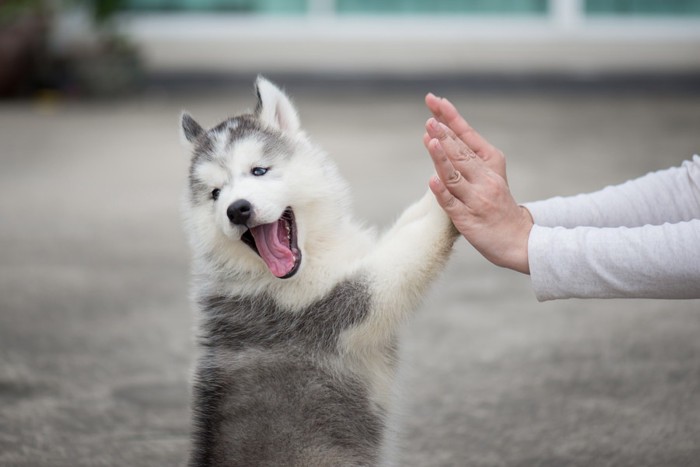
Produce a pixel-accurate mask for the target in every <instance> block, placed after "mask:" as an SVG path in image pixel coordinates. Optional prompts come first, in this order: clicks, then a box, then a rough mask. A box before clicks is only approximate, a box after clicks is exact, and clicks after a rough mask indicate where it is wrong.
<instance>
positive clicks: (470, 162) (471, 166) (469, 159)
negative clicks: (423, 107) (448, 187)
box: [426, 119, 488, 182]
mask: <svg viewBox="0 0 700 467" xmlns="http://www.w3.org/2000/svg"><path fill="white" fill-rule="evenodd" d="M446 129H447V127H446V126H445V125H444V124H442V123H439V122H438V121H437V120H435V119H429V120H428V123H427V124H426V130H427V132H428V135H429V136H431V137H433V138H435V139H437V140H438V141H440V144H441V145H442V148H443V150H444V152H445V154H446V155H447V157H448V158H449V159H450V162H451V163H452V165H453V166H454V167H455V169H457V170H458V171H459V172H461V174H462V175H464V177H465V178H466V179H467V181H470V182H474V181H476V180H478V179H479V178H480V177H481V176H482V175H483V174H484V173H485V171H486V170H488V169H487V167H486V166H485V165H484V164H483V162H482V161H481V159H479V157H478V156H477V155H476V153H475V152H474V151H472V149H471V148H470V147H469V146H467V145H466V144H464V142H462V141H461V140H460V139H457V138H453V137H451V136H450V135H449V133H448V132H447V131H446Z"/></svg>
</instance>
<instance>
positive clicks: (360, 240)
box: [181, 77, 457, 467]
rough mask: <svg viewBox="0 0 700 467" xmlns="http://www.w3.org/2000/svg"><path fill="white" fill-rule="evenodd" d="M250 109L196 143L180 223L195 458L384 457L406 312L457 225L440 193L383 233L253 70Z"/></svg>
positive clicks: (317, 461) (297, 461)
mask: <svg viewBox="0 0 700 467" xmlns="http://www.w3.org/2000/svg"><path fill="white" fill-rule="evenodd" d="M255 88H256V92H257V96H258V103H257V107H256V108H255V110H254V111H253V112H252V113H250V114H244V115H240V116H237V117H234V118H230V119H228V120H225V121H224V122H222V123H220V124H219V125H217V126H215V127H213V128H211V129H209V130H205V129H204V128H202V127H201V126H200V125H199V124H198V123H197V122H196V121H195V120H194V119H193V118H192V117H191V116H189V115H188V114H186V113H185V114H183V115H182V120H181V126H182V134H183V136H184V139H185V140H186V141H187V142H188V143H189V144H190V145H191V148H192V159H191V166H190V172H189V189H188V193H187V196H186V200H185V224H186V230H187V232H188V236H189V240H190V243H191V246H192V250H193V256H194V260H193V276H194V280H193V299H194V302H195V303H196V306H197V308H198V311H199V317H200V325H199V329H200V331H199V344H200V347H201V354H200V356H199V359H198V363H197V366H196V370H195V380H194V387H193V428H192V437H193V446H192V450H191V455H190V460H189V465H190V466H191V467H204V466H374V465H382V464H383V463H384V462H385V461H386V459H384V458H383V457H384V456H383V453H384V452H385V451H386V450H385V449H384V443H385V442H386V431H387V426H386V425H387V415H388V414H389V411H390V409H391V407H390V402H391V393H392V379H393V377H394V373H395V370H396V363H397V362H396V355H397V342H396V334H397V331H398V327H399V326H400V325H401V323H402V322H403V321H404V320H405V318H406V317H408V316H409V315H410V313H411V312H412V311H413V310H415V309H416V308H417V306H418V304H419V302H420V300H421V297H422V296H423V295H424V293H425V291H426V289H427V287H428V285H429V284H430V282H431V281H432V280H433V279H434V278H435V277H436V276H437V275H438V273H439V272H440V271H441V269H442V268H443V265H444V263H445V262H446V260H447V258H448V255H449V252H450V251H451V248H452V244H453V243H454V240H455V239H456V237H457V233H456V230H455V229H454V227H453V226H452V223H451V222H450V220H449V218H448V217H447V216H446V215H445V213H444V212H443V211H442V209H441V208H440V207H439V206H438V204H437V203H436V201H435V200H434V197H433V196H432V194H431V193H429V192H428V193H426V195H425V196H424V197H423V198H422V199H421V200H420V201H418V202H417V203H415V204H414V205H412V206H411V207H409V208H408V209H407V210H406V211H405V212H404V213H403V214H402V215H401V216H400V218H399V219H398V221H397V222H396V223H395V225H394V226H393V227H392V228H391V229H389V230H388V231H387V232H386V233H384V234H383V235H381V236H379V237H378V236H376V235H375V234H374V232H373V231H371V230H367V229H365V228H363V227H361V225H360V224H359V223H357V222H356V221H355V220H353V218H352V215H351V206H350V196H349V190H348V187H347V184H346V182H345V181H344V180H343V179H342V178H341V176H340V174H339V173H338V170H337V168H336V166H335V164H334V163H333V162H332V161H331V159H330V158H329V157H328V156H327V155H326V154H325V153H324V152H323V151H322V150H320V149H319V148H318V147H316V146H315V145H313V144H312V143H311V142H310V140H309V139H308V138H307V136H306V135H305V134H304V132H303V131H302V130H301V128H300V124H299V118H298V116H297V112H296V110H295V108H294V106H293V105H292V103H291V101H290V100H289V98H288V97H287V96H286V95H285V94H284V93H283V92H282V91H281V90H280V89H279V88H277V87H276V86H275V85H273V84H272V83H270V82H269V81H267V80H265V79H264V78H261V77H259V78H258V79H257V81H256V83H255Z"/></svg>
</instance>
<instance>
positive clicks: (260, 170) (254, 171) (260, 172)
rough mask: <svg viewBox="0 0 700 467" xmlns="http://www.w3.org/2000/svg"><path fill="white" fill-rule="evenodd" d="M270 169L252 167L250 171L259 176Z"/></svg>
mask: <svg viewBox="0 0 700 467" xmlns="http://www.w3.org/2000/svg"><path fill="white" fill-rule="evenodd" d="M268 170H270V169H269V168H267V167H253V168H252V169H251V170H250V173H251V174H253V175H255V176H256V177H261V176H263V175H265V174H266V173H267V171H268Z"/></svg>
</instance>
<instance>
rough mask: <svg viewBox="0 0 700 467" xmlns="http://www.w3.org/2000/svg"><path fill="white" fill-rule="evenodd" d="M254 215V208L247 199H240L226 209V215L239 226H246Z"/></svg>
mask: <svg viewBox="0 0 700 467" xmlns="http://www.w3.org/2000/svg"><path fill="white" fill-rule="evenodd" d="M252 213H253V206H251V204H250V202H248V200H247V199H239V200H238V201H234V202H233V203H231V205H230V206H229V207H228V209H226V215H227V216H228V219H229V220H230V221H231V222H233V223H234V224H237V225H245V224H246V223H247V222H248V220H249V219H250V215H251V214H252Z"/></svg>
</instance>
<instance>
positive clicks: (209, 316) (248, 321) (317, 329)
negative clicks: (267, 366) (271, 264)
mask: <svg viewBox="0 0 700 467" xmlns="http://www.w3.org/2000/svg"><path fill="white" fill-rule="evenodd" d="M199 302H200V306H201V309H202V313H203V317H204V320H203V324H202V336H203V339H204V342H205V344H206V345H212V346H216V347H219V346H221V347H224V348H227V349H230V350H243V349H246V348H257V349H260V350H264V349H274V348H280V347H290V346H291V347H304V348H308V349H309V350H313V351H325V352H335V351H336V350H337V346H338V340H339V337H340V335H341V334H342V333H343V331H345V330H347V329H349V328H351V327H353V326H357V325H358V324H360V323H361V322H362V321H363V320H364V319H365V318H366V316H367V314H368V312H369V308H370V304H371V301H370V294H369V288H368V286H367V283H366V281H364V280H363V279H361V278H355V279H349V280H345V281H343V282H340V283H339V284H337V285H336V286H335V287H334V288H333V289H332V290H331V291H330V292H329V293H328V294H327V295H326V296H324V297H322V298H320V299H318V300H316V301H315V302H313V303H312V304H310V305H308V306H307V307H305V308H303V309H299V310H293V309H288V308H285V307H282V306H280V305H279V304H277V302H276V301H275V300H274V299H273V298H272V297H271V296H270V295H267V294H262V295H257V296H233V297H231V296H222V295H216V296H208V297H204V298H203V299H200V301H199Z"/></svg>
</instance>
